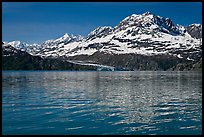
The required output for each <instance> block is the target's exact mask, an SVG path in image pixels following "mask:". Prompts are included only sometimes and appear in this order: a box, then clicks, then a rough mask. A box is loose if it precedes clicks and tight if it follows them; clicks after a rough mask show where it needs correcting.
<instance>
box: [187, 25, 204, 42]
mask: <svg viewBox="0 0 204 137" xmlns="http://www.w3.org/2000/svg"><path fill="white" fill-rule="evenodd" d="M187 32H188V33H189V34H190V35H191V36H192V37H193V38H198V39H199V38H202V25H201V24H191V25H189V26H188V27H187Z"/></svg>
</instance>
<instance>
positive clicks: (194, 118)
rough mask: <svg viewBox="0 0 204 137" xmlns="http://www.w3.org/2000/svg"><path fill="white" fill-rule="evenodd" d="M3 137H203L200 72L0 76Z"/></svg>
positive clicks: (9, 73) (11, 73)
mask: <svg viewBox="0 0 204 137" xmlns="http://www.w3.org/2000/svg"><path fill="white" fill-rule="evenodd" d="M2 131H3V135H7V134H12V135H13V134H15V135H16V134H35V135H36V134H37V135H39V134H76V135H79V134H97V135H101V134H123V135H124V134H127V135H143V134H144V135H150V134H157V135H166V134H171V135H172V134H173V135H178V134H202V72H165V71H135V72H128V71H125V72H97V71H96V72H95V71H93V72H86V71H81V72H80V71H79V72H77V71H3V72H2Z"/></svg>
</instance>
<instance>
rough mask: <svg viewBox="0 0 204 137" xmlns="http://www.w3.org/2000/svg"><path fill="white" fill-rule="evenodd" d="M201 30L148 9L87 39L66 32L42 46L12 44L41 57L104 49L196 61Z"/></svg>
mask: <svg viewBox="0 0 204 137" xmlns="http://www.w3.org/2000/svg"><path fill="white" fill-rule="evenodd" d="M201 30H202V25H195V24H194V25H189V26H188V27H187V28H185V27H184V26H181V25H178V24H175V23H174V22H173V21H172V20H171V19H169V18H163V17H160V16H157V15H154V14H152V13H150V12H146V13H143V14H141V15H136V14H133V15H131V16H128V17H126V18H125V19H124V20H122V21H121V22H120V23H119V24H118V25H116V26H115V27H114V28H112V27H109V26H105V27H98V28H96V29H95V30H93V31H92V32H91V33H89V34H88V36H87V37H86V38H83V37H82V36H80V35H79V36H73V35H68V34H65V35H64V36H62V37H60V38H57V39H55V40H48V41H45V42H44V43H43V44H42V45H37V44H36V45H27V44H24V43H22V44H21V43H20V42H19V41H15V42H10V43H9V44H10V45H12V46H13V47H15V48H17V49H22V50H25V51H27V52H28V53H30V54H32V55H37V56H41V57H67V58H69V57H73V56H79V55H93V54H94V53H96V52H97V53H98V52H101V53H107V54H116V55H120V54H130V53H133V54H139V55H145V56H153V55H171V56H174V57H177V58H183V59H186V60H195V59H197V58H201V53H202V49H201V45H202V31H201ZM198 32H199V34H198ZM200 33H201V36H200Z"/></svg>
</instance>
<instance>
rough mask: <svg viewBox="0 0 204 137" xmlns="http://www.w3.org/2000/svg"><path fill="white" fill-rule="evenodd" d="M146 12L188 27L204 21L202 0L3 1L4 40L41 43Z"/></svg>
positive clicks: (115, 22) (84, 33) (86, 31)
mask: <svg viewBox="0 0 204 137" xmlns="http://www.w3.org/2000/svg"><path fill="white" fill-rule="evenodd" d="M146 11H150V12H152V13H153V14H155V15H159V16H162V17H169V18H170V19H172V21H173V22H174V23H175V24H180V25H184V26H187V25H189V24H192V23H202V3H201V2H3V3H2V40H3V41H13V40H20V41H22V42H26V43H30V44H31V43H38V44H41V43H42V42H43V41H45V40H48V39H55V38H58V37H60V36H62V35H63V34H65V33H68V34H74V35H77V34H80V35H83V36H86V35H87V34H88V33H89V32H90V31H92V30H94V29H95V28H96V27H98V26H112V27H114V26H116V25H117V24H118V23H119V22H120V21H121V20H123V19H124V18H125V17H127V16H129V15H131V14H142V13H144V12H146Z"/></svg>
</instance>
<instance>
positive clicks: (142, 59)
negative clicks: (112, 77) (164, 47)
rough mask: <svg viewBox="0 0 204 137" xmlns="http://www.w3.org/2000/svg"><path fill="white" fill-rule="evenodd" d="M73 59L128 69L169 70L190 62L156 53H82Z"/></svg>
mask: <svg viewBox="0 0 204 137" xmlns="http://www.w3.org/2000/svg"><path fill="white" fill-rule="evenodd" d="M69 59H71V60H83V61H92V62H98V63H101V64H104V65H109V66H114V67H119V68H120V67H121V68H126V69H128V70H168V69H170V68H172V67H174V66H176V65H177V64H179V63H189V62H191V61H186V60H184V59H179V58H177V57H174V56H170V55H169V56H166V55H155V56H144V55H135V54H122V55H117V54H107V53H99V52H97V53H95V54H93V55H91V56H87V55H80V56H75V57H69Z"/></svg>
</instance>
